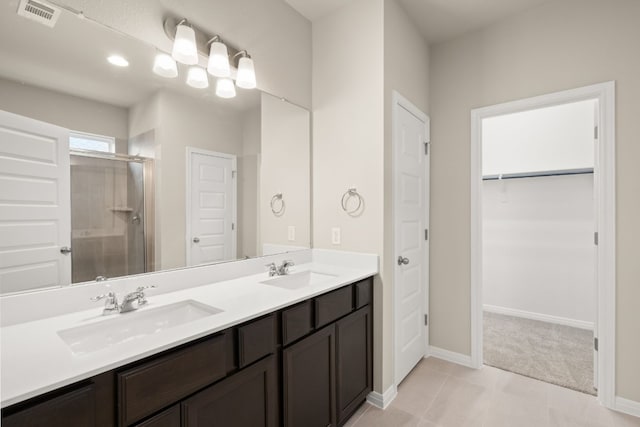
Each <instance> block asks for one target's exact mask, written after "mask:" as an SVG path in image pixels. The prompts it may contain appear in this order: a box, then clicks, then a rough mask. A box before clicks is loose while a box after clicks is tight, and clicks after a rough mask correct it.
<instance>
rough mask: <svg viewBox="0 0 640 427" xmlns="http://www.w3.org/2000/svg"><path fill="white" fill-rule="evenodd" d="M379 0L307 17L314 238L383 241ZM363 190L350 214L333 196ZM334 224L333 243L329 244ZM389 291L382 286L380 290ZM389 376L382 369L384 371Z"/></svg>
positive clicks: (378, 319)
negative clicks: (357, 211) (356, 211)
mask: <svg viewBox="0 0 640 427" xmlns="http://www.w3.org/2000/svg"><path fill="white" fill-rule="evenodd" d="M383 12H384V11H383V0H353V1H351V2H349V3H347V4H346V5H345V6H344V7H342V8H341V9H339V10H338V11H336V12H334V13H332V14H330V15H328V16H326V17H324V18H322V19H320V20H318V21H315V22H314V23H313V92H312V93H313V156H312V158H313V246H314V247H315V248H323V249H338V250H347V251H358V252H369V253H377V254H379V255H382V248H383V233H382V231H383V225H384V224H383V179H384V176H383V170H384V169H383V168H384V159H383V154H384V153H383V145H384V133H383V132H384V106H383V102H384V77H383V67H384V62H383V61H384V58H383V48H382V46H383V41H384V39H383V25H384V23H383ZM349 187H355V188H357V190H358V192H359V193H360V194H361V195H362V197H363V198H364V203H365V207H364V211H363V213H362V215H360V216H358V217H350V216H349V215H347V214H346V213H345V212H343V211H342V208H341V207H340V199H341V197H342V195H343V193H344V192H345V191H347V189H348V188H349ZM333 227H339V228H340V229H341V234H342V243H341V244H340V245H332V244H331V228H333ZM374 293H375V295H374V298H375V301H376V303H375V304H374V338H373V342H374V356H373V365H374V375H373V377H374V379H373V382H374V390H376V391H377V392H382V391H383V382H386V381H384V380H383V375H384V374H385V373H384V372H383V371H384V368H383V364H385V365H388V363H389V360H388V358H387V357H386V356H383V348H384V346H385V345H388V330H387V335H386V339H387V341H385V336H383V327H382V325H383V311H384V310H385V304H384V302H383V285H382V282H381V280H380V279H379V277H376V280H375V283H374ZM384 293H388V292H386V291H385V292H384ZM386 376H387V377H388V373H387V374H386Z"/></svg>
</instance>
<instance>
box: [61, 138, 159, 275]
mask: <svg viewBox="0 0 640 427" xmlns="http://www.w3.org/2000/svg"><path fill="white" fill-rule="evenodd" d="M71 156H79V157H88V158H96V159H103V160H115V161H121V162H127V163H131V162H133V163H138V164H140V165H142V204H143V206H144V215H143V220H142V221H143V228H142V233H143V242H144V243H143V270H144V271H143V272H142V273H149V272H152V271H155V182H154V173H153V172H154V159H151V158H147V157H142V156H133V155H129V154H123V153H107V152H100V151H92V150H81V149H71V150H69V157H70V158H71ZM71 230H72V231H73V224H72V227H71ZM71 268H72V270H73V265H72V267H71ZM78 283H80V282H78ZM72 284H73V283H72Z"/></svg>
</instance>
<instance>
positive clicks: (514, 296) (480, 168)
mask: <svg viewBox="0 0 640 427" xmlns="http://www.w3.org/2000/svg"><path fill="white" fill-rule="evenodd" d="M612 97H613V83H608V84H603V85H595V86H590V87H587V88H581V89H576V90H572V91H566V92H560V93H555V94H551V95H546V96H542V97H537V98H531V99H526V100H521V101H516V102H512V103H507V104H501V105H496V106H492V107H486V108H482V109H477V110H473V111H472V174H471V176H472V236H471V237H472V242H471V243H472V250H471V258H472V304H471V311H472V362H473V364H474V366H475V367H481V366H482V364H483V363H486V364H489V365H492V366H495V367H498V368H502V369H505V370H509V371H513V372H516V373H519V374H522V375H526V376H530V377H533V378H536V379H540V380H543V381H546V382H550V383H554V384H557V385H561V386H564V387H568V388H572V389H576V390H579V391H582V392H585V393H590V394H596V393H597V394H598V396H599V398H600V400H601V401H602V402H603V403H604V404H605V405H606V404H607V396H609V393H611V397H612V396H613V393H612V392H613V390H612V389H611V385H612V383H613V364H612V361H613V360H612V358H613V340H614V336H615V334H614V331H615V330H614V329H613V316H614V313H615V307H614V305H613V302H614V299H613V296H614V292H615V270H614V264H613V263H612V260H613V259H614V246H613V239H614V233H613V231H614V229H613V227H614V222H613V218H614V217H613V215H612V214H613V209H614V204H613V196H614V191H613V188H614V183H613V177H614V174H613V169H614V162H613V120H612V118H613V111H612V110H613V99H612ZM603 343H606V349H603V348H602V347H603V346H602V344H603ZM599 344H600V345H599ZM598 350H600V351H598ZM603 350H604V351H603ZM596 389H597V391H596Z"/></svg>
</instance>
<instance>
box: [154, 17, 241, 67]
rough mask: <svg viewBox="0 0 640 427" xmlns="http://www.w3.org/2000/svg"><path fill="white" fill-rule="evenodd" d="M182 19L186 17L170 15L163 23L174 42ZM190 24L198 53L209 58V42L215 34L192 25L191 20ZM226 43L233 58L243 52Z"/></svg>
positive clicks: (168, 35)
mask: <svg viewBox="0 0 640 427" xmlns="http://www.w3.org/2000/svg"><path fill="white" fill-rule="evenodd" d="M182 21H184V19H181V18H180V19H179V18H172V17H169V18H167V19H165V20H164V24H163V27H164V33H165V34H166V35H167V37H169V40H171V41H172V42H173V41H175V38H176V28H177V27H178V24H179V23H180V22H182ZM189 25H190V26H191V28H193V30H194V31H195V33H196V46H197V48H198V53H199V54H200V55H202V56H203V57H205V58H207V57H208V56H209V44H208V42H209V41H210V40H211V39H212V38H214V37H215V34H207V33H205V32H204V31H202V30H200V29H199V28H197V27H195V26H194V25H192V24H191V22H189ZM224 44H225V45H226V46H227V51H228V52H229V57H230V58H233V57H234V56H235V55H236V54H238V53H239V52H241V50H240V49H238V48H236V47H235V46H232V45H230V44H228V43H227V42H226V41H225V43H224ZM231 66H232V67H235V64H231Z"/></svg>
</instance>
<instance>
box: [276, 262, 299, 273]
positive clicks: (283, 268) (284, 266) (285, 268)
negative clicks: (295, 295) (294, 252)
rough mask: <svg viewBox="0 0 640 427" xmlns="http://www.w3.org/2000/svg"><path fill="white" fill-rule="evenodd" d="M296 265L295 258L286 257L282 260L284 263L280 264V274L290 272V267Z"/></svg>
mask: <svg viewBox="0 0 640 427" xmlns="http://www.w3.org/2000/svg"><path fill="white" fill-rule="evenodd" d="M294 265H296V264H295V263H294V262H293V260H290V259H285V260H284V261H282V265H281V266H280V274H284V275H286V274H289V267H292V266H294Z"/></svg>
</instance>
